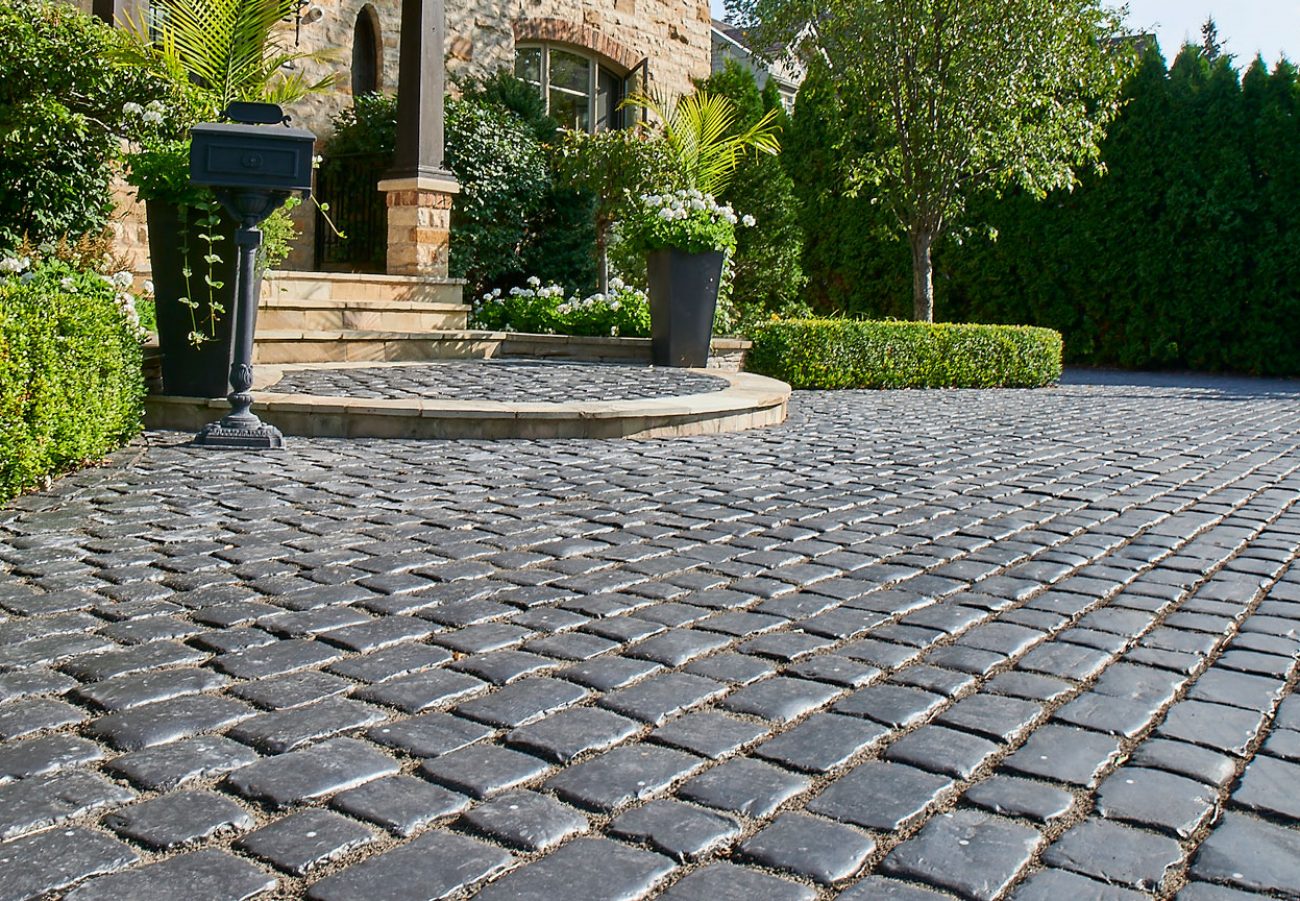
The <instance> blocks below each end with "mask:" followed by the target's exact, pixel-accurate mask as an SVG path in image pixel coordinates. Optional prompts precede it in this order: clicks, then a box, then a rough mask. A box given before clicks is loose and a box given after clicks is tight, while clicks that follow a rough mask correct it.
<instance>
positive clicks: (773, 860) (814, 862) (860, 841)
mask: <svg viewBox="0 0 1300 901" xmlns="http://www.w3.org/2000/svg"><path fill="white" fill-rule="evenodd" d="M875 849H876V843H875V842H874V841H873V840H872V839H871V837H870V836H868V835H865V834H863V833H861V832H858V831H857V830H856V829H852V828H850V827H848V826H843V825H840V824H839V823H832V822H828V821H827V820H823V819H820V818H818V817H810V816H807V815H806V814H799V813H787V814H783V815H781V816H779V817H777V818H776V820H774V821H773V823H772V824H771V825H770V826H768V827H767V828H766V829H763V830H762V831H760V832H758V833H757V834H755V835H753V836H751V837H750V838H748V839H746V841H745V842H744V844H742V845H741V846H740V850H741V852H742V853H743V854H745V855H746V856H748V857H750V858H752V859H753V860H756V861H758V862H759V863H761V864H764V865H766V866H769V867H773V868H775V869H778V870H786V871H788V872H791V873H794V874H795V875H797V876H803V877H806V878H808V879H812V880H815V881H816V882H819V883H822V884H823V885H830V884H832V883H835V882H839V881H841V880H843V879H847V878H849V877H850V876H852V875H853V874H854V873H856V872H857V871H858V869H859V868H860V867H861V866H862V864H863V862H864V861H865V860H866V859H867V857H868V856H870V855H871V853H872V852H873V851H875Z"/></svg>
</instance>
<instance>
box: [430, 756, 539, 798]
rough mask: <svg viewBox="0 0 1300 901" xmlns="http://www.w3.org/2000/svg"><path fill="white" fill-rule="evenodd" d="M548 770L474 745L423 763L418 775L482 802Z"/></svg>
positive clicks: (527, 758)
mask: <svg viewBox="0 0 1300 901" xmlns="http://www.w3.org/2000/svg"><path fill="white" fill-rule="evenodd" d="M549 769H550V767H549V766H548V765H547V763H546V762H545V761H544V760H539V759H538V758H536V757H534V756H532V755H531V754H523V753H520V752H519V751H511V750H509V749H507V748H502V747H499V746H497V745H492V744H486V743H485V744H478V745H472V746H470V747H467V748H462V749H461V750H459V751H452V752H451V753H449V754H445V755H443V756H441V757H437V758H434V759H433V760H426V761H425V762H424V763H423V764H422V765H421V767H420V773H421V774H422V775H424V776H425V777H426V778H429V779H432V780H434V781H435V782H441V783H442V784H443V785H446V786H447V787H448V788H452V789H455V790H456V791H458V792H464V793H465V794H467V795H470V796H472V797H475V798H486V797H488V796H490V795H494V794H496V793H497V792H502V791H505V790H506V789H508V788H514V787H516V786H518V785H523V784H524V783H525V782H531V781H532V780H534V779H537V778H539V777H541V776H542V775H543V774H544V773H546V771H547V770H549Z"/></svg>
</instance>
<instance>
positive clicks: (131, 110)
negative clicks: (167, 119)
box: [122, 100, 167, 125]
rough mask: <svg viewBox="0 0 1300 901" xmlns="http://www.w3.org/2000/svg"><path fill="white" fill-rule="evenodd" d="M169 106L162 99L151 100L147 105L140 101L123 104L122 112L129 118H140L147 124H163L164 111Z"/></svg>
mask: <svg viewBox="0 0 1300 901" xmlns="http://www.w3.org/2000/svg"><path fill="white" fill-rule="evenodd" d="M166 110H167V107H166V105H165V104H164V103H163V102H162V101H161V100H151V101H149V103H148V104H146V105H145V106H141V105H140V104H138V103H124V104H122V114H123V115H124V116H126V117H128V118H138V119H139V120H140V121H141V122H143V123H144V124H146V125H162V123H163V113H164V112H166Z"/></svg>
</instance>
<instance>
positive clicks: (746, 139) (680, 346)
mask: <svg viewBox="0 0 1300 901" xmlns="http://www.w3.org/2000/svg"><path fill="white" fill-rule="evenodd" d="M627 102H628V103H630V104H633V105H636V106H641V107H644V108H645V109H648V110H649V111H650V112H652V113H654V114H655V116H656V117H657V118H658V119H659V122H660V127H661V129H662V134H661V140H662V141H663V142H664V144H665V145H666V147H667V149H668V153H669V156H670V158H671V159H672V160H673V162H674V164H675V165H674V168H675V169H676V170H677V174H678V176H679V177H680V178H681V180H682V181H684V182H685V184H686V185H687V187H686V188H685V189H682V190H678V191H673V192H669V193H663V194H647V195H644V196H642V197H641V198H640V202H639V204H638V206H637V208H636V210H635V212H634V213H633V214H632V215H631V216H630V217H629V218H628V220H627V221H626V222H625V224H624V232H625V236H626V238H627V240H629V241H630V242H631V244H632V246H633V247H635V248H637V249H638V250H640V251H641V252H643V253H645V255H646V276H647V281H648V286H649V289H650V290H649V294H650V331H651V346H652V354H653V358H654V362H655V364H656V365H659V366H705V365H707V364H708V359H709V345H710V342H711V340H712V332H713V318H714V311H715V309H716V308H717V303H718V292H719V290H720V288H721V287H722V284H723V280H724V277H725V275H724V273H725V268H726V263H727V259H728V258H729V257H730V255H731V254H732V252H734V251H735V249H736V226H737V225H739V224H743V225H746V226H750V225H753V224H754V220H753V218H752V217H750V216H744V217H743V218H738V217H737V215H736V213H735V211H734V210H732V209H731V207H729V206H726V205H722V204H719V203H718V202H717V201H716V200H715V199H714V197H715V195H716V194H718V193H720V192H721V191H722V190H723V189H724V188H726V186H727V183H728V181H729V180H730V179H731V176H732V174H733V173H734V172H735V170H736V166H737V164H738V163H739V162H740V158H741V156H742V155H743V154H744V153H747V152H749V151H760V152H765V153H772V154H775V153H779V152H780V149H781V148H780V144H779V143H778V142H777V139H776V128H775V126H774V124H773V120H774V118H775V114H774V112H769V114H768V115H766V116H764V117H763V118H762V119H761V120H759V121H758V122H756V123H755V124H754V125H752V126H750V127H749V128H746V129H744V130H741V129H740V128H739V127H738V121H739V114H738V111H737V110H736V107H735V104H733V103H732V101H731V100H730V99H728V98H726V97H723V96H720V95H716V94H709V93H706V92H704V91H700V92H697V93H695V94H693V95H691V96H690V97H685V98H683V99H681V100H679V101H678V102H677V103H675V104H672V105H668V104H665V103H662V102H660V101H658V100H655V99H652V98H650V97H647V96H646V95H644V94H638V95H634V96H632V97H631V98H629V100H628V101H627Z"/></svg>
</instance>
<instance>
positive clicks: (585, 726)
mask: <svg viewBox="0 0 1300 901" xmlns="http://www.w3.org/2000/svg"><path fill="white" fill-rule="evenodd" d="M641 728H642V725H641V724H640V723H638V722H636V721H634V720H630V719H628V718H626V717H622V716H619V715H618V714H616V713H612V712H610V711H608V710H599V709H596V708H593V707H577V708H573V709H570V710H561V711H560V712H559V713H556V714H553V715H551V716H548V717H546V718H545V719H543V720H538V721H537V722H535V723H532V724H530V725H527V726H523V727H521V728H519V729H515V730H514V731H512V732H510V733H509V734H508V735H507V736H506V741H508V742H509V743H510V744H512V745H517V746H519V747H521V748H524V749H527V750H529V751H531V752H533V753H535V754H540V755H541V756H543V757H545V758H547V759H549V760H552V761H554V762H556V763H568V762H569V761H570V760H572V759H573V758H575V757H578V756H579V755H581V754H585V753H587V752H588V751H603V750H605V749H607V748H611V747H613V746H614V745H616V744H618V743H619V742H621V741H623V740H624V739H626V738H628V737H629V736H632V735H634V734H636V733H637V732H638V731H639V730H640V729H641Z"/></svg>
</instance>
